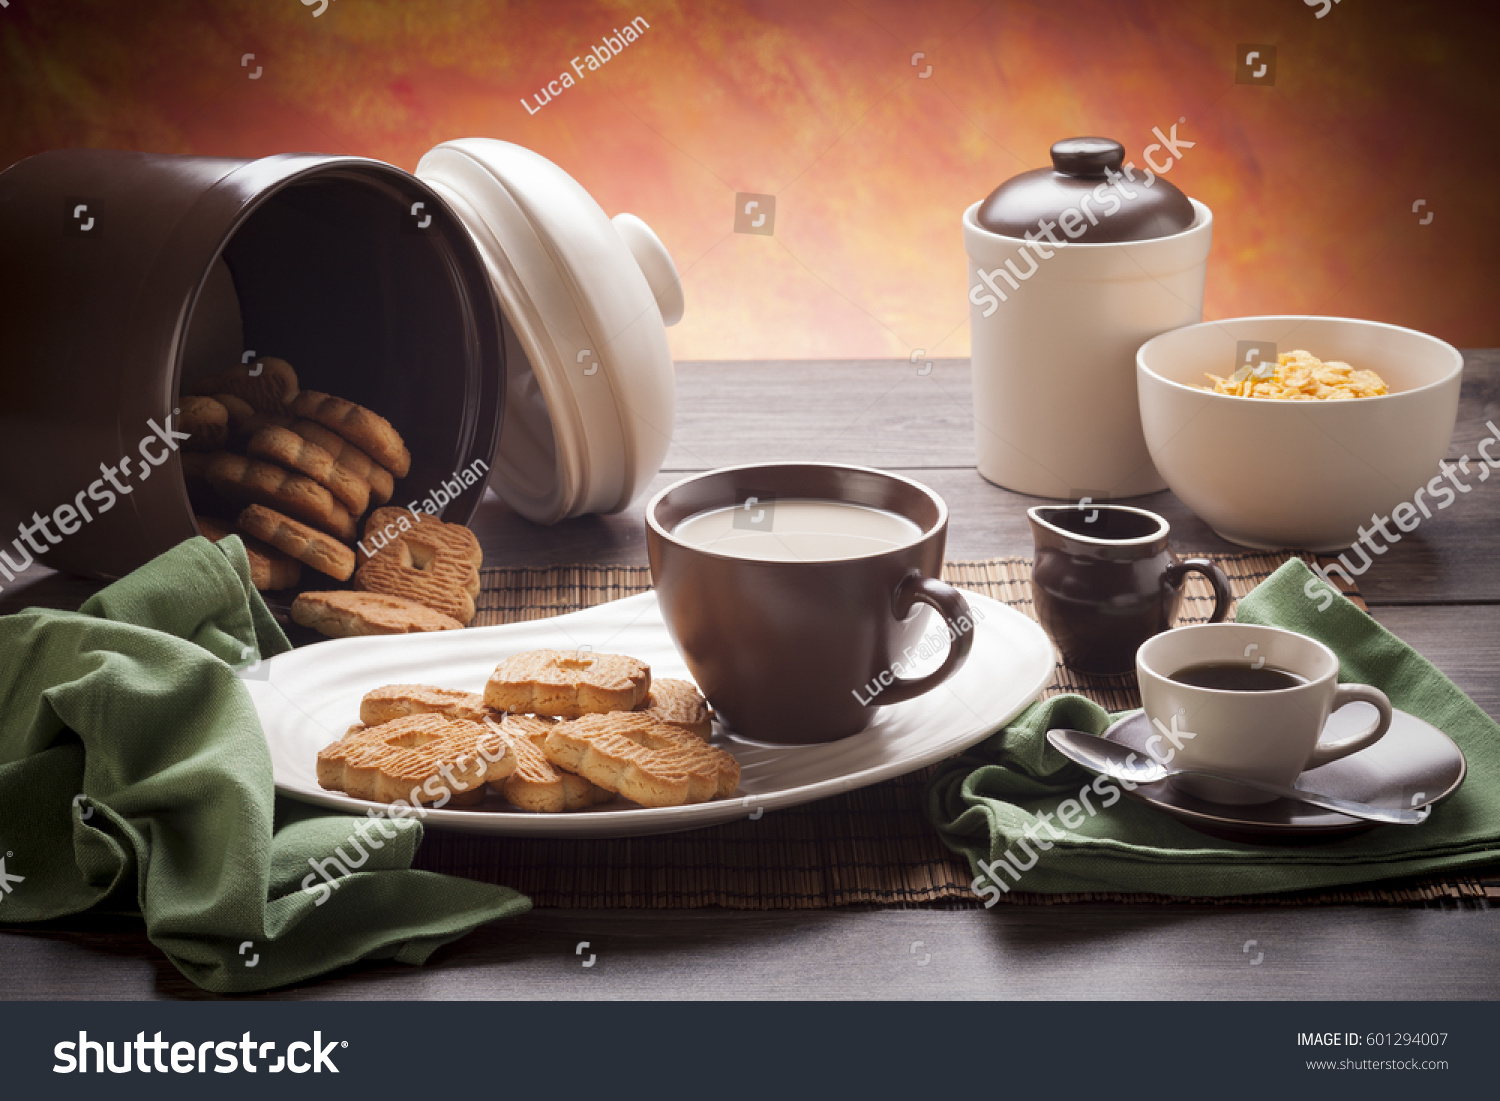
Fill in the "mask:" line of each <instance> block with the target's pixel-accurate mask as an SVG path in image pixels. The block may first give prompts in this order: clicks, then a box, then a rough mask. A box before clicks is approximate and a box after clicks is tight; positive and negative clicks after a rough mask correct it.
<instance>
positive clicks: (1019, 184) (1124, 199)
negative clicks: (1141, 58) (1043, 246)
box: [976, 138, 1194, 245]
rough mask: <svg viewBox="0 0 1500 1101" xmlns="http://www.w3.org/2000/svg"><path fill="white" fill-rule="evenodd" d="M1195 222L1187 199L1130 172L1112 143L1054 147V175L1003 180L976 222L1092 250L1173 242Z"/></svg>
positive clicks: (1147, 175)
mask: <svg viewBox="0 0 1500 1101" xmlns="http://www.w3.org/2000/svg"><path fill="white" fill-rule="evenodd" d="M1069 211H1072V212H1073V213H1068V212H1069ZM1193 218H1194V213H1193V204H1192V202H1191V201H1190V200H1189V199H1188V197H1187V196H1186V195H1184V194H1183V193H1182V192H1181V191H1179V190H1178V189H1177V188H1176V187H1174V186H1172V184H1170V183H1168V182H1167V181H1166V180H1165V179H1163V178H1162V177H1161V176H1159V175H1157V174H1156V173H1154V172H1152V171H1150V170H1148V169H1143V168H1139V167H1137V166H1136V165H1135V164H1131V165H1129V166H1126V165H1125V147H1124V146H1123V145H1121V144H1120V143H1119V142H1117V141H1112V140H1110V139H1109V138H1065V139H1064V140H1062V141H1060V142H1057V143H1056V144H1055V145H1053V146H1052V167H1051V168H1037V169H1034V170H1033V171H1030V172H1022V173H1021V174H1020V175H1019V176H1013V177H1011V178H1010V179H1008V180H1006V181H1005V182H1004V183H1003V184H1001V185H1000V186H999V187H997V188H995V190H994V191H992V192H990V195H989V198H987V199H985V201H984V202H983V203H981V204H980V207H979V212H978V214H977V215H976V219H977V220H978V222H979V224H980V225H981V226H983V227H984V228H985V229H987V230H989V231H990V232H992V233H999V234H1001V235H1002V236H1005V237H1025V236H1027V235H1028V234H1030V235H1031V237H1032V238H1033V239H1035V238H1037V237H1048V236H1050V237H1052V238H1054V239H1056V240H1057V241H1059V242H1070V241H1071V242H1077V243H1081V244H1090V245H1096V244H1106V243H1109V242H1114V241H1145V240H1149V239H1151V238H1154V237H1168V236H1171V235H1172V234H1174V233H1181V232H1182V231H1183V230H1185V229H1187V228H1188V227H1189V226H1191V225H1192V224H1193ZM1048 223H1050V226H1049V224H1048ZM1052 227H1056V228H1052Z"/></svg>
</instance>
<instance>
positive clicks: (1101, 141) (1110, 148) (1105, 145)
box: [1052, 138, 1125, 180]
mask: <svg viewBox="0 0 1500 1101" xmlns="http://www.w3.org/2000/svg"><path fill="white" fill-rule="evenodd" d="M1124 163H1125V147H1124V146H1123V145H1121V144H1120V143H1119V142H1117V141H1111V140H1110V139H1109V138H1064V139H1063V140H1062V141H1059V142H1055V143H1053V146H1052V167H1053V168H1055V169H1056V170H1057V171H1059V172H1061V173H1062V174H1063V175H1065V176H1079V177H1082V178H1083V179H1086V180H1102V179H1104V178H1105V172H1104V170H1105V169H1106V168H1107V169H1109V170H1110V171H1111V172H1118V171H1119V170H1120V166H1121V165H1122V164H1124Z"/></svg>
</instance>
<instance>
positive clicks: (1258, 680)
mask: <svg viewBox="0 0 1500 1101" xmlns="http://www.w3.org/2000/svg"><path fill="white" fill-rule="evenodd" d="M1167 679H1168V680H1174V681H1176V682H1177V683H1178V684H1186V685H1190V686H1192V687H1193V688H1212V689H1217V690H1218V691H1220V692H1278V691H1280V690H1281V689H1283V688H1296V687H1297V686H1298V685H1302V684H1306V683H1307V678H1306V677H1304V676H1300V675H1299V674H1297V673H1293V672H1291V671H1290V670H1288V669H1278V668H1276V666H1274V665H1251V664H1248V663H1245V662H1231V661H1210V662H1205V663H1203V664H1202V665H1189V666H1186V667H1184V668H1182V669H1179V670H1177V672H1175V673H1172V674H1170V675H1169V676H1168V678H1167Z"/></svg>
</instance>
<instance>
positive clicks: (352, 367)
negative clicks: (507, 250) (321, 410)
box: [0, 149, 505, 578]
mask: <svg viewBox="0 0 1500 1101" xmlns="http://www.w3.org/2000/svg"><path fill="white" fill-rule="evenodd" d="M266 356H276V357H280V358H281V359H284V360H286V361H288V362H289V363H291V364H292V365H293V367H294V368H295V370H296V371H297V372H298V374H299V376H300V381H301V384H302V386H303V388H305V389H313V390H322V391H326V392H329V393H334V394H338V395H340V396H341V397H345V398H348V399H349V400H351V401H355V402H358V403H359V404H361V405H364V406H366V407H367V408H370V409H373V410H375V411H376V412H379V413H381V414H382V415H384V416H385V417H387V418H388V419H389V420H390V421H391V422H392V423H393V424H394V425H395V427H396V429H397V430H398V431H399V432H400V433H401V434H402V436H403V437H404V438H405V439H406V441H407V443H408V445H409V447H410V450H411V453H412V467H411V471H410V473H409V475H408V476H407V477H406V478H404V479H401V480H400V481H398V483H397V486H396V498H395V500H396V502H398V503H403V504H404V503H405V502H406V501H408V500H411V499H412V498H417V499H420V498H422V497H423V496H425V495H426V494H427V493H429V492H430V491H431V490H432V489H433V488H434V487H438V486H441V485H443V483H444V482H445V481H451V480H452V479H453V478H454V474H455V472H457V471H461V470H464V469H465V468H467V467H469V466H470V465H471V464H473V463H474V462H475V461H476V460H483V461H484V463H485V464H486V467H484V468H479V469H486V468H487V466H488V464H489V463H490V462H491V461H492V460H493V459H494V456H495V452H496V444H497V440H498V436H499V431H500V425H501V419H502V413H503V398H504V393H505V363H504V337H503V332H502V320H501V314H500V309H499V306H498V304H497V302H496V299H495V296H494V294H493V293H492V290H491V287H490V279H489V276H488V274H487V273H486V270H485V266H484V263H483V261H482V260H481V258H480V256H479V254H478V253H477V252H476V250H475V248H474V246H473V244H472V242H471V239H470V237H469V235H468V232H467V231H466V230H465V229H464V227H463V226H462V224H461V223H460V222H459V221H458V220H457V219H456V218H455V216H454V215H453V214H452V212H451V210H450V208H449V206H448V205H447V203H445V201H444V200H443V199H442V198H441V197H440V196H439V195H438V194H437V193H436V192H435V191H433V190H432V189H431V188H430V187H428V186H427V185H426V184H424V183H423V182H422V181H420V180H418V179H417V178H415V177H414V176H412V175H410V174H409V173H406V172H403V171H402V170H400V169H398V168H395V167H393V166H391V165H387V164H382V163H380V162H377V161H371V160H365V159H363V158H359V157H330V156H316V155H311V154H284V155H278V156H271V157H264V158H261V159H259V160H236V159H231V158H222V157H198V156H165V155H157V154H150V153H130V152H120V151H114V150H100V149H66V150H57V151H53V152H48V153H41V154H38V155H36V156H33V157H30V158H28V159H26V160H24V161H21V162H19V163H17V164H15V165H13V166H11V167H10V168H9V169H7V170H6V171H5V172H4V173H0V547H3V548H5V549H8V550H9V549H11V539H12V537H13V536H15V535H16V533H17V531H18V530H21V529H20V526H21V525H23V524H24V525H27V528H26V529H25V530H29V531H32V532H33V533H34V534H33V541H29V542H22V543H18V544H17V548H16V550H15V551H13V557H24V556H25V555H29V554H31V553H32V552H33V550H34V548H36V547H41V548H43V549H42V551H40V552H36V553H35V558H36V560H37V561H39V562H40V563H41V564H42V565H45V566H50V567H52V568H54V569H62V570H69V571H72V572H76V573H82V574H89V575H93V576H96V577H106V578H108V577H116V576H120V575H122V574H124V573H126V572H128V571H129V570H131V569H134V568H135V567H136V566H139V565H141V564H142V563H143V562H145V561H147V560H148V559H150V558H151V557H153V556H154V555H156V554H159V553H161V552H162V551H164V550H166V549H168V548H170V547H171V546H173V545H174V544H176V543H177V542H180V541H181V540H183V539H186V538H189V537H191V536H192V535H194V534H195V530H196V529H195V525H194V521H193V513H192V509H191V507H190V505H189V502H188V497H187V492H186V488H185V486H184V483H183V477H182V469H181V460H180V452H179V451H178V450H176V448H177V446H178V442H179V441H178V440H177V438H176V437H175V435H174V433H175V432H176V427H175V425H174V423H173V422H172V421H170V420H169V418H171V417H172V416H173V411H174V409H177V408H179V407H180V395H181V394H184V393H187V392H189V389H190V385H191V380H192V378H193V376H195V375H196V374H198V373H200V372H201V373H206V372H209V371H216V370H220V369H223V368H225V367H228V366H231V365H234V364H236V363H240V362H245V361H247V360H249V361H253V360H255V359H258V358H260V357H266ZM484 488H485V481H484V480H483V479H480V480H479V481H478V482H477V483H475V484H472V485H469V486H468V487H467V488H464V489H463V491H462V492H460V493H458V494H456V499H454V500H453V501H451V502H450V503H449V504H448V506H447V507H446V509H445V510H444V513H445V517H446V518H447V519H450V520H457V521H460V522H462V521H465V520H467V519H468V518H469V516H470V515H471V514H472V513H473V511H474V508H475V507H476V506H477V505H478V503H479V500H480V497H481V496H482V495H483V493H484ZM38 520H41V521H44V522H45V523H44V524H43V526H42V527H41V529H40V531H38V528H37V522H38ZM21 548H26V550H25V555H22V554H20V553H19V552H20V549H21ZM13 564H15V565H22V564H23V563H21V562H19V561H18V562H15V563H13Z"/></svg>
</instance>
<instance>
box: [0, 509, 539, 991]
mask: <svg viewBox="0 0 1500 1101" xmlns="http://www.w3.org/2000/svg"><path fill="white" fill-rule="evenodd" d="M287 649H290V646H289V644H288V642H287V640H286V636H285V635H283V634H282V633H281V630H280V628H278V627H277V625H276V622H275V620H273V619H272V618H271V615H270V612H269V611H268V610H267V609H266V606H265V604H264V603H263V602H262V601H261V599H260V595H259V594H258V593H257V592H256V591H255V589H254V587H253V586H252V585H251V584H250V563H249V561H248V559H247V558H246V557H245V550H244V546H243V544H242V543H241V542H240V541H239V539H237V538H229V539H225V540H223V541H222V542H220V543H217V544H214V543H210V542H208V541H207V540H206V539H201V538H198V539H192V540H189V541H188V542H186V543H183V544H181V545H180V546H178V547H176V548H174V549H173V550H171V551H168V552H167V553H166V554H164V555H162V556H161V557H159V558H157V559H155V560H154V561H152V562H149V563H147V564H146V565H145V566H142V567H141V568H140V569H138V570H136V571H135V572H134V573H132V574H130V575H129V576H128V577H125V578H123V579H121V580H120V581H117V582H115V583H114V584H113V585H111V586H109V587H108V588H106V589H104V590H103V591H101V592H100V593H98V594H97V595H96V596H94V597H93V598H92V599H91V600H89V601H88V603H86V604H85V605H84V606H83V607H82V608H81V609H80V610H79V611H77V612H60V611H52V610H49V609H32V610H30V611H25V612H20V613H18V614H16V615H10V616H4V617H0V857H3V859H4V864H3V865H0V922H4V923H6V924H11V923H17V922H32V921H45V920H48V919H52V918H59V917H64V916H67V915H73V914H82V913H84V912H90V913H95V914H139V915H141V916H142V917H143V918H144V919H145V923H146V930H147V934H148V935H149V936H150V938H151V941H152V942H153V943H154V944H155V945H157V947H159V948H160V949H161V950H162V951H164V952H165V953H166V954H167V956H168V957H169V958H170V959H171V960H172V962H173V963H174V964H176V965H177V967H178V969H180V970H181V971H182V973H183V974H184V975H186V976H187V977H188V978H189V979H191V980H192V981H193V982H195V983H197V984H198V985H199V986H201V987H203V988H204V989H206V990H212V991H219V992H242V991H252V990H265V989H268V988H270V987H276V986H282V985H285V984H287V983H295V982H300V981H302V980H304V979H307V978H310V977H312V976H315V975H319V974H322V973H323V972H326V971H330V970H332V969H333V968H336V967H340V966H343V965H346V964H350V963H353V962H355V961H357V960H361V959H391V958H394V959H397V960H401V961H403V962H406V963H421V962H423V961H424V960H425V959H426V958H427V957H428V955H430V954H431V953H432V951H433V950H434V949H436V948H437V947H438V946H439V945H442V944H445V943H447V942H448V941H451V940H454V939H456V938H458V937H460V936H462V935H463V934H464V933H467V932H469V931H470V930H471V929H473V928H474V927H475V926H477V925H480V924H482V923H484V922H487V921H492V920H494V919H496V918H501V917H509V916H512V915H515V914H520V913H524V912H525V911H526V910H528V909H530V907H531V902H530V900H529V899H527V898H526V897H525V896H524V895H520V894H518V893H516V892H515V891H512V890H510V889H509V888H506V887H497V886H493V885H490V884H484V883H476V882H473V881H471V880H466V879H455V878H450V877H448V876H443V875H437V874H435V873H431V872H423V871H413V870H412V869H411V861H412V857H413V856H414V854H415V853H416V850H417V846H418V845H419V844H420V843H421V839H422V827H421V824H420V823H419V822H417V821H416V820H415V819H414V818H406V819H400V820H394V821H390V822H387V823H385V824H384V826H383V829H384V833H382V832H381V829H379V828H375V827H374V824H373V823H371V822H369V820H368V819H360V818H353V817H348V816H342V815H333V814H328V813H326V812H319V811H316V810H313V809H312V808H308V807H304V806H302V805H299V804H292V803H290V802H287V803H283V804H282V805H281V806H280V807H279V808H278V807H277V805H276V800H275V796H274V789H273V786H272V780H271V758H270V753H269V751H268V750H267V748H266V742H265V738H264V737H263V736H262V734H261V729H260V723H259V721H258V720H257V718H256V714H255V708H254V707H253V705H252V704H251V702H250V697H249V694H248V693H247V692H246V691H245V686H244V685H243V684H242V683H241V682H240V679H239V675H238V674H237V673H236V671H235V667H243V666H245V665H247V664H251V663H253V662H254V661H255V660H256V659H257V658H258V657H259V656H260V655H267V656H269V655H270V654H273V653H279V652H281V651H283V650H287ZM273 816H274V817H273ZM359 823H364V824H365V827H364V828H363V829H362V830H361V832H360V833H359V834H356V833H355V826H356V825H357V824H359ZM353 837H363V838H365V839H366V840H365V841H363V842H361V843H359V844H355V843H354V842H353V841H352V840H351V838H353ZM340 848H341V849H342V851H343V853H344V854H345V855H347V856H349V857H350V858H351V862H352V861H354V860H358V855H359V854H360V853H361V852H364V853H366V854H368V859H367V860H366V861H360V862H359V870H358V871H354V872H352V873H351V874H349V875H348V876H346V877H338V876H336V879H337V882H338V886H337V887H336V888H334V887H331V886H328V885H327V884H326V882H325V880H324V879H323V878H322V877H321V876H316V877H315V878H314V880H313V885H314V887H315V888H318V889H305V888H304V887H303V882H304V880H305V879H306V877H307V876H309V875H310V874H312V867H311V865H310V864H309V861H310V860H314V859H316V860H324V859H326V858H327V857H329V856H333V855H335V850H336V849H340ZM346 866H348V865H346ZM324 867H325V868H328V869H329V870H330V872H331V874H336V873H337V870H338V869H337V866H336V865H326V864H325V865H324Z"/></svg>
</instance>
